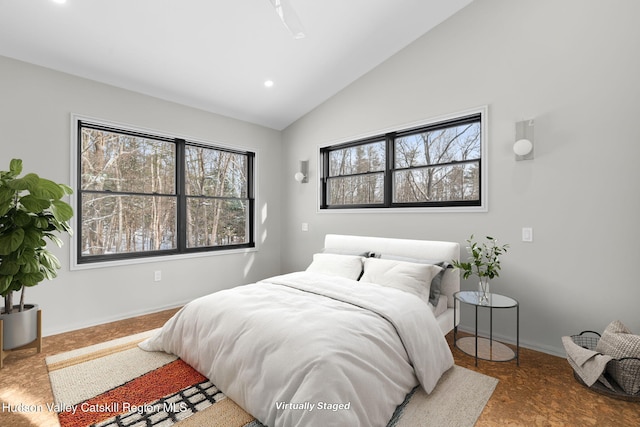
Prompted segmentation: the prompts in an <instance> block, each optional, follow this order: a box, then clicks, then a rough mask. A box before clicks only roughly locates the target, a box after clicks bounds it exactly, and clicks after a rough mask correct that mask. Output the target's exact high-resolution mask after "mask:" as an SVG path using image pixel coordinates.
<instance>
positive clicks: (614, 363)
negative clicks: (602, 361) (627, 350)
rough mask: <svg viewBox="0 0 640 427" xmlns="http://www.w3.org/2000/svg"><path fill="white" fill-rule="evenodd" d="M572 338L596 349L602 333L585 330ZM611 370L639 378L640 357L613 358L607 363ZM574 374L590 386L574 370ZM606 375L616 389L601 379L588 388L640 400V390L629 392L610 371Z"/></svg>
mask: <svg viewBox="0 0 640 427" xmlns="http://www.w3.org/2000/svg"><path fill="white" fill-rule="evenodd" d="M571 339H572V340H573V342H574V343H576V344H577V345H579V346H580V347H583V348H586V349H588V350H592V351H596V346H597V345H598V341H599V340H600V334H599V333H597V332H594V331H583V332H580V334H578V335H571ZM611 370H618V372H623V373H624V374H625V376H628V377H631V378H638V377H640V359H638V358H636V357H624V358H621V359H612V360H611V361H610V362H609V363H608V364H607V371H611ZM573 376H574V377H575V379H576V380H577V381H578V382H579V383H580V384H582V385H584V386H585V387H588V386H587V385H586V384H585V383H584V381H582V379H581V378H580V376H578V374H577V373H576V372H575V371H574V372H573ZM604 376H605V379H606V380H607V381H608V382H609V384H610V385H611V386H612V387H613V388H614V390H611V389H610V388H609V387H607V386H606V385H604V384H603V383H601V382H600V381H596V382H595V383H594V384H593V385H592V386H591V387H588V388H589V389H591V390H593V391H596V392H598V393H601V394H604V395H607V396H610V397H614V398H616V399H623V400H631V401H638V402H640V392H639V393H636V394H628V393H626V392H625V391H624V390H623V389H622V388H621V387H620V386H619V384H618V383H617V382H616V381H615V380H614V379H613V378H612V377H611V375H609V373H604Z"/></svg>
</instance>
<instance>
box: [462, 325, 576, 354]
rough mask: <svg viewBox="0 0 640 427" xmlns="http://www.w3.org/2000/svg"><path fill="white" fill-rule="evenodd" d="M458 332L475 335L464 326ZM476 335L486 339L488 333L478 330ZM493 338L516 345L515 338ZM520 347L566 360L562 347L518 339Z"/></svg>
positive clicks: (499, 335)
mask: <svg viewBox="0 0 640 427" xmlns="http://www.w3.org/2000/svg"><path fill="white" fill-rule="evenodd" d="M458 330H459V331H462V332H465V333H468V334H472V335H473V334H474V333H475V330H474V329H473V328H470V327H465V326H464V325H458ZM478 335H480V336H483V337H484V336H487V337H488V336H489V331H484V330H479V331H478ZM493 338H494V339H496V340H498V341H500V342H503V343H505V344H512V345H516V340H515V337H513V336H505V335H502V334H496V333H495V332H494V333H493ZM520 347H522V348H527V349H529V350H535V351H539V352H541V353H545V354H549V355H551V356H557V357H561V358H563V359H564V358H566V356H567V354H566V352H565V351H564V348H562V347H549V346H545V345H541V344H540V343H536V342H531V341H527V340H523V339H520Z"/></svg>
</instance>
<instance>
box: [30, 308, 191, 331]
mask: <svg viewBox="0 0 640 427" xmlns="http://www.w3.org/2000/svg"><path fill="white" fill-rule="evenodd" d="M189 301H191V300H184V301H179V302H176V303H173V304H167V305H163V306H159V307H152V308H148V309H145V310H134V311H129V312H126V313H120V314H118V315H115V316H107V317H102V318H100V319H94V320H93V321H91V322H86V323H77V324H75V325H70V326H67V327H64V328H57V329H56V328H54V329H45V330H44V331H43V337H48V336H52V335H59V334H64V333H66V332H73V331H77V330H80V329H85V328H91V327H93V326H98V325H104V324H105V323H111V322H117V321H119V320H126V319H131V318H132V317H138V316H144V315H147V314H153V313H159V312H161V311H165V310H170V309H173V308H178V307H182V306H183V305H185V304H187V303H188V302H189Z"/></svg>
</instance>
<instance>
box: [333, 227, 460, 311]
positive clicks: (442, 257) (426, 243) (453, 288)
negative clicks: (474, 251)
mask: <svg viewBox="0 0 640 427" xmlns="http://www.w3.org/2000/svg"><path fill="white" fill-rule="evenodd" d="M324 247H325V249H335V250H342V251H353V252H360V251H362V252H375V253H376V254H382V255H383V256H384V255H385V254H386V255H392V256H396V257H406V258H415V259H422V260H425V259H427V260H434V261H451V260H453V259H456V260H457V259H460V244H459V243H456V242H441V241H433V240H412V239H395V238H387V237H371V236H349V235H342V234H327V235H326V236H325V239H324ZM459 290H460V272H459V271H458V270H454V269H451V268H449V269H447V271H446V272H445V274H444V276H443V278H442V293H443V294H445V295H446V296H447V300H448V302H447V306H448V307H453V294H454V293H455V292H458V291H459Z"/></svg>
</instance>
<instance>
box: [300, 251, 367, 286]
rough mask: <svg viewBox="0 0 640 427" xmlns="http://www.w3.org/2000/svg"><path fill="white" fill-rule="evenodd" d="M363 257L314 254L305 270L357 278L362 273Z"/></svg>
mask: <svg viewBox="0 0 640 427" xmlns="http://www.w3.org/2000/svg"><path fill="white" fill-rule="evenodd" d="M363 259H364V258H363V257H361V256H356V255H337V254H314V255H313V262H312V263H311V265H309V267H307V271H309V272H313V273H322V274H327V275H329V276H340V277H344V278H347V279H352V280H358V278H359V277H360V275H361V274H362V260H363Z"/></svg>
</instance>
